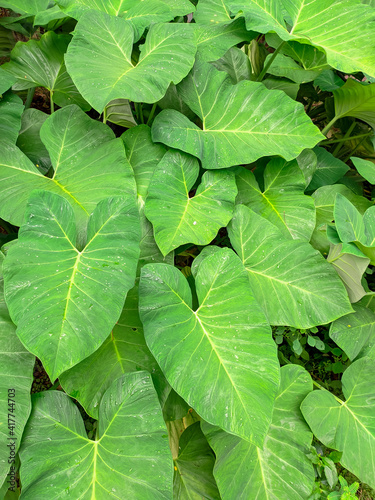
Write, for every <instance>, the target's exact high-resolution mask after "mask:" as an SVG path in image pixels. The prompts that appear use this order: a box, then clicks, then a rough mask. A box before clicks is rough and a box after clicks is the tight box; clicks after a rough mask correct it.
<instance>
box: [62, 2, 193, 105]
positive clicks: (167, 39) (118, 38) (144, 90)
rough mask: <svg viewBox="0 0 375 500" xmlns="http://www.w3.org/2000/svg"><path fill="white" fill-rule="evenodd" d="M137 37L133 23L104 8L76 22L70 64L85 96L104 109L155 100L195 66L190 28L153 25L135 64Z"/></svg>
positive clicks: (84, 15)
mask: <svg viewBox="0 0 375 500" xmlns="http://www.w3.org/2000/svg"><path fill="white" fill-rule="evenodd" d="M98 34H100V36H98ZM133 39H134V31H133V28H132V26H131V24H130V22H129V21H125V20H124V19H120V18H118V17H113V16H109V15H108V14H105V13H104V12H103V13H102V12H96V11H89V12H86V13H84V14H83V15H82V17H81V18H80V20H79V22H78V24H77V26H76V29H75V31H74V36H73V40H72V42H71V43H70V44H69V48H68V52H67V54H66V65H67V68H68V71H69V73H70V75H71V76H72V78H73V81H74V83H75V84H76V85H77V88H78V90H79V91H80V92H81V94H82V96H83V97H84V98H85V99H86V100H87V101H88V102H89V103H90V104H91V105H92V107H93V108H95V109H96V110H97V111H98V112H99V113H101V112H102V111H103V109H104V108H105V106H106V105H107V104H108V103H109V102H110V101H112V100H113V99H130V100H131V101H136V102H146V103H152V102H156V101H158V100H159V99H161V98H162V97H163V95H164V94H165V93H166V91H167V88H168V86H169V84H170V83H171V81H172V82H173V83H178V82H180V81H181V80H182V78H184V76H186V75H187V73H188V72H189V70H190V68H191V67H192V66H193V63H194V56H195V52H196V43H195V37H194V33H193V31H192V30H191V29H189V26H184V25H182V24H161V23H160V24H156V25H153V26H152V27H151V28H150V30H149V32H148V35H147V37H146V41H145V44H144V45H142V46H141V48H140V49H141V54H140V57H139V61H138V63H137V64H136V65H133V63H132V60H131V53H132V46H133V41H134V40H133ZM114 40H115V42H114Z"/></svg>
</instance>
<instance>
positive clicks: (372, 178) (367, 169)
mask: <svg viewBox="0 0 375 500" xmlns="http://www.w3.org/2000/svg"><path fill="white" fill-rule="evenodd" d="M350 159H351V160H352V162H353V164H354V166H355V168H356V169H357V171H358V173H359V174H361V175H362V177H364V178H365V179H366V181H368V182H369V183H370V184H375V163H373V162H372V161H369V160H364V159H363V158H356V157H353V156H352V157H351V158H350Z"/></svg>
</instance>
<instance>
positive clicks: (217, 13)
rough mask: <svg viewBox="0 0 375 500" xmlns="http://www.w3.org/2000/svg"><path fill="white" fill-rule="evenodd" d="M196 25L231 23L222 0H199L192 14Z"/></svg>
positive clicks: (227, 10)
mask: <svg viewBox="0 0 375 500" xmlns="http://www.w3.org/2000/svg"><path fill="white" fill-rule="evenodd" d="M194 20H195V22H196V23H197V24H206V25H211V26H213V25H215V24H219V23H227V24H228V22H230V21H232V18H231V16H230V12H229V9H228V8H227V6H226V5H225V2H224V1H223V0H199V2H198V5H197V10H196V12H195V13H194Z"/></svg>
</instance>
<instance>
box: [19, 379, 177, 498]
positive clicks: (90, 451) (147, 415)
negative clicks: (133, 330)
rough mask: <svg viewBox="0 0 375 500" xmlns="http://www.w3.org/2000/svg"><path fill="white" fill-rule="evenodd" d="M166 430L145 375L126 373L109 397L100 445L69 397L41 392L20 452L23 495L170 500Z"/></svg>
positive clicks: (105, 402)
mask: <svg viewBox="0 0 375 500" xmlns="http://www.w3.org/2000/svg"><path fill="white" fill-rule="evenodd" d="M165 432H166V429H165V425H164V422H163V418H162V415H161V409H160V406H159V402H158V399H157V395H156V393H155V389H154V387H153V385H152V381H151V377H150V375H149V374H147V373H145V372H140V373H128V374H125V375H123V376H122V377H121V378H119V379H117V380H116V381H114V382H113V384H112V385H111V386H110V388H109V389H108V390H107V391H106V392H105V394H104V396H103V398H102V400H101V403H100V409H99V432H98V436H97V439H96V440H95V441H91V440H90V439H88V438H87V435H86V431H85V427H84V424H83V421H82V418H81V416H80V413H79V410H78V408H77V407H76V406H75V405H74V404H73V402H72V401H71V400H70V398H69V397H68V396H67V395H66V394H64V393H62V392H59V391H45V392H42V393H39V394H37V395H35V396H34V401H33V412H32V415H31V417H30V420H29V423H28V426H27V428H26V430H25V436H24V439H23V442H22V449H21V451H20V457H21V462H22V468H21V481H22V496H23V497H24V498H25V500H32V499H35V498H43V497H45V498H47V497H48V498H58V497H61V496H66V495H68V496H70V497H71V498H79V497H80V496H81V497H82V498H108V494H109V495H110V496H111V497H113V498H144V499H152V500H154V499H155V500H161V499H170V498H171V494H172V457H171V454H170V450H169V447H168V441H167V439H165V438H164V437H163V436H164V435H165ZM36 446H37V447H38V450H39V452H38V453H37V454H36V453H35V447H36Z"/></svg>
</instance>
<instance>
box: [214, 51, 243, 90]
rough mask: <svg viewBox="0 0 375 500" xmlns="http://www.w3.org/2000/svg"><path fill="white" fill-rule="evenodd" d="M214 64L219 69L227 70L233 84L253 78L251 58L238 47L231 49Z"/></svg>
mask: <svg viewBox="0 0 375 500" xmlns="http://www.w3.org/2000/svg"><path fill="white" fill-rule="evenodd" d="M212 64H213V66H215V68H216V69H218V70H219V71H225V72H226V73H227V74H228V75H229V76H230V79H231V81H232V83H233V84H236V83H238V82H241V81H242V80H250V78H251V65H250V59H249V58H248V56H247V55H246V54H245V52H244V51H243V50H241V49H238V48H237V47H232V48H231V49H229V50H228V51H227V52H226V53H225V54H224V56H223V57H221V58H220V59H218V60H217V61H214V62H213V63H212Z"/></svg>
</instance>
